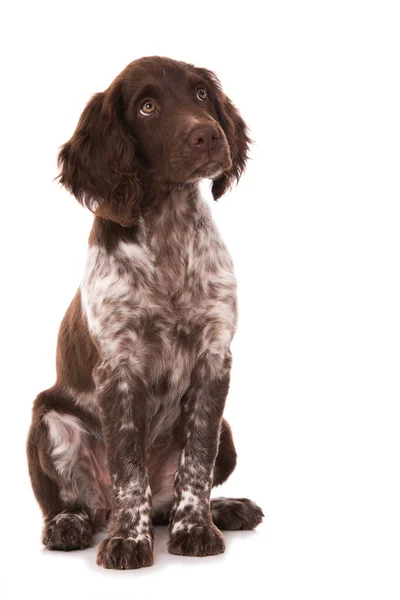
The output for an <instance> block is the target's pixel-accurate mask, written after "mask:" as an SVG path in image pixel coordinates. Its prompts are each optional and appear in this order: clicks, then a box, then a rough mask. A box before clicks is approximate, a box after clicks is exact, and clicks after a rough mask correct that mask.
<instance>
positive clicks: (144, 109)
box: [139, 100, 157, 117]
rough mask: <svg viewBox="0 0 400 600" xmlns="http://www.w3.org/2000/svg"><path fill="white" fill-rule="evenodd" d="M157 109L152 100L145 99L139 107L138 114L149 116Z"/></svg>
mask: <svg viewBox="0 0 400 600" xmlns="http://www.w3.org/2000/svg"><path fill="white" fill-rule="evenodd" d="M156 111H157V106H156V105H155V103H154V102H153V100H146V101H145V102H143V104H142V105H141V107H140V111H139V112H140V114H141V115H143V116H144V117H149V116H150V115H152V114H154V113H155V112H156Z"/></svg>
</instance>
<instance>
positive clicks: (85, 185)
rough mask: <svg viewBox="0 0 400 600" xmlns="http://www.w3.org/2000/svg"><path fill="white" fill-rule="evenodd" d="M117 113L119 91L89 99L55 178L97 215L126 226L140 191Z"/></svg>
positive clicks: (129, 146) (132, 151) (130, 147)
mask: <svg viewBox="0 0 400 600" xmlns="http://www.w3.org/2000/svg"><path fill="white" fill-rule="evenodd" d="M121 112H122V109H121V98H120V93H119V90H118V88H115V89H113V90H111V89H109V90H107V91H106V92H101V93H99V94H96V95H95V96H93V98H92V99H91V100H90V101H89V103H88V104H87V106H86V108H85V109H84V111H83V113H82V115H81V118H80V120H79V123H78V126H77V128H76V130H75V133H74V135H73V136H72V138H71V139H70V141H69V142H67V143H66V144H64V146H63V147H62V148H61V151H60V153H59V156H58V164H59V167H60V175H59V180H60V182H61V183H62V185H64V186H65V187H66V189H67V190H68V191H70V192H71V193H72V194H73V195H74V196H75V197H76V198H77V200H78V201H79V202H80V203H81V204H83V205H85V206H87V207H88V208H89V209H90V210H91V211H92V212H94V213H95V214H96V215H97V216H100V217H103V218H104V219H107V220H111V221H115V222H117V223H119V224H120V225H122V226H123V227H129V226H130V225H132V224H133V223H134V221H135V217H136V214H137V211H138V206H139V203H140V201H141V199H142V195H143V192H142V187H141V185H140V182H139V178H138V174H137V166H135V147H134V140H133V139H132V137H131V136H130V134H129V132H128V131H127V130H126V129H125V127H124V124H123V121H122V117H121Z"/></svg>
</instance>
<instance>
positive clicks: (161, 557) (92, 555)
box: [61, 527, 257, 577]
mask: <svg viewBox="0 0 400 600" xmlns="http://www.w3.org/2000/svg"><path fill="white" fill-rule="evenodd" d="M254 535H257V533H256V532H255V531H225V532H224V537H225V539H226V542H227V548H229V545H230V542H233V541H234V540H235V539H237V538H238V537H240V538H243V537H244V538H248V537H250V536H254ZM104 537H105V534H104V533H101V534H98V535H97V536H96V537H95V543H94V545H93V546H92V547H91V548H88V549H87V550H83V551H81V552H79V554H80V556H82V558H84V560H85V562H86V563H87V566H88V567H89V568H90V570H91V571H94V572H96V573H97V574H110V575H111V576H118V577H120V576H121V571H119V570H118V571H114V570H111V569H103V568H102V567H99V566H98V565H97V564H96V556H97V549H98V546H99V543H100V542H101V540H102V539H103V538H104ZM168 538H169V533H168V527H155V528H154V565H153V566H152V568H151V569H148V568H147V569H136V570H126V571H124V572H125V573H131V574H132V573H134V574H135V577H136V576H138V577H146V576H147V575H150V574H151V573H154V570H155V569H156V570H158V571H160V570H163V569H165V568H170V567H171V566H172V565H176V566H180V567H182V566H184V565H185V564H187V563H188V562H190V564H191V566H197V567H199V568H201V567H204V566H206V564H207V563H209V562H211V561H212V562H215V561H221V562H223V561H225V560H226V558H227V557H226V552H225V553H224V554H218V555H217V556H205V557H202V558H201V559H195V558H193V557H191V556H176V555H173V554H170V553H169V552H168V548H167V546H168ZM242 541H243V542H244V543H245V541H246V540H244V539H242ZM61 554H63V553H61ZM71 554H74V555H75V554H76V553H75V552H73V553H71Z"/></svg>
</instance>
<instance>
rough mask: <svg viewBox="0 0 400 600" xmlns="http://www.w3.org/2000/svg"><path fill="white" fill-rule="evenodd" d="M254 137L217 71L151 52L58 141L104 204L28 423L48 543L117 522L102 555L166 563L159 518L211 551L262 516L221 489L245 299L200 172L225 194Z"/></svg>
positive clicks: (230, 461)
mask: <svg viewBox="0 0 400 600" xmlns="http://www.w3.org/2000/svg"><path fill="white" fill-rule="evenodd" d="M248 145H249V138H248V134H247V128H246V125H245V123H244V121H243V119H242V118H241V117H240V115H239V113H238V111H237V109H236V108H235V107H234V105H233V104H232V103H231V101H230V100H229V98H227V97H226V95H225V94H224V93H223V92H222V90H221V86H220V83H219V81H218V79H217V78H216V76H215V75H214V74H213V73H212V72H210V71H208V70H206V69H200V68H195V67H194V66H192V65H189V64H186V63H183V62H177V61H174V60H171V59H168V58H161V57H150V58H142V59H139V60H136V61H134V62H132V63H131V64H129V65H128V66H127V67H126V69H124V71H122V73H121V74H120V75H119V76H118V77H117V78H116V79H115V80H114V81H113V83H112V84H111V85H110V87H109V88H108V89H107V90H106V91H105V92H102V93H98V94H96V95H95V96H93V98H92V99H91V100H90V102H89V103H88V105H87V106H86V108H85V110H84V111H83V113H82V116H81V118H80V121H79V123H78V126H77V129H76V131H75V133H74V134H73V136H72V138H71V139H70V141H69V142H67V143H66V144H65V145H64V146H63V147H62V149H61V151H60V154H59V165H60V182H61V183H62V184H63V185H64V186H65V187H66V188H67V190H69V191H70V192H71V193H72V194H73V195H74V196H75V197H76V198H77V200H78V201H79V202H80V203H81V204H83V205H85V206H86V207H88V208H89V209H90V210H91V211H92V212H93V213H94V215H95V217H94V222H93V228H92V231H91V234H90V238H89V251H88V257H87V262H86V267H85V271H84V275H83V279H82V283H81V286H80V289H79V291H78V292H77V294H76V295H75V298H74V299H73V301H72V303H71V305H70V307H69V308H68V310H67V312H66V315H65V317H64V319H63V321H62V324H61V327H60V332H59V338H58V347H57V381H56V383H55V385H54V386H53V387H52V388H50V389H48V390H47V391H44V392H42V393H41V394H39V396H38V397H37V398H36V400H35V403H34V408H33V420H32V425H31V429H30V433H29V438H28V461H29V470H30V476H31V481H32V486H33V490H34V493H35V495H36V498H37V500H38V502H39V504H40V506H41V508H42V511H43V515H44V531H43V543H44V545H45V546H46V547H47V548H49V549H51V550H53V549H56V550H74V549H79V548H86V547H88V546H90V545H91V544H92V540H93V534H94V533H95V532H96V531H98V530H100V529H101V528H102V527H104V526H105V524H106V523H107V524H108V537H107V538H106V539H105V540H103V541H102V542H101V544H100V547H99V551H98V556H97V562H98V564H99V565H101V566H103V567H105V568H109V569H135V568H139V567H145V566H149V565H151V564H152V563H153V524H169V531H170V540H169V551H170V552H171V553H173V554H183V555H190V556H206V555H213V554H219V553H221V552H223V551H224V548H225V545H224V538H223V536H222V534H221V531H220V530H221V529H252V528H254V527H256V526H257V525H258V524H259V523H260V522H261V520H262V512H261V509H260V508H259V507H258V506H257V505H256V504H254V503H253V502H252V501H250V500H248V499H243V498H242V499H228V498H217V499H213V500H211V501H210V492H211V488H212V486H215V485H219V484H221V483H222V482H223V481H225V480H226V479H227V477H228V476H229V475H230V473H231V472H232V471H233V469H234V468H235V464H236V452H235V447H234V444H233V439H232V434H231V430H230V427H229V425H228V423H227V422H226V421H225V420H224V419H223V410H224V405H225V399H226V396H227V393H228V387H229V377H230V369H231V352H230V344H231V340H232V338H233V335H234V332H235V328H236V320H237V308H236V282H235V277H234V274H233V267H232V261H231V258H230V256H229V253H228V251H227V249H226V247H225V245H224V243H223V241H222V240H221V238H220V236H219V234H218V231H217V230H216V227H215V225H214V223H213V220H212V218H211V215H210V211H209V209H208V206H207V205H206V204H205V202H204V201H203V200H202V198H201V196H200V193H199V189H198V182H199V181H200V180H201V179H203V178H208V179H212V181H213V183H212V193H213V196H214V198H215V199H217V198H219V197H220V196H222V195H223V194H224V193H225V192H226V190H227V189H228V188H229V187H230V185H231V184H232V182H234V181H235V180H236V181H238V180H239V178H240V175H241V174H242V172H243V169H244V167H245V163H246V159H247V151H248Z"/></svg>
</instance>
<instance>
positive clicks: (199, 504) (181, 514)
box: [168, 353, 231, 556]
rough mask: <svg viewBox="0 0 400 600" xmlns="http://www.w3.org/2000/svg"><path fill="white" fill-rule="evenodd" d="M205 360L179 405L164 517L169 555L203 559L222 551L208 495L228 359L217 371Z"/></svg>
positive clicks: (228, 372)
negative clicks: (169, 502) (177, 446)
mask: <svg viewBox="0 0 400 600" xmlns="http://www.w3.org/2000/svg"><path fill="white" fill-rule="evenodd" d="M209 360H210V359H206V358H205V359H204V360H202V361H201V362H200V363H199V364H198V365H197V366H196V368H195V371H194V373H193V375H192V380H191V386H190V389H189V391H188V392H187V394H186V396H185V399H184V402H185V404H184V415H185V416H184V426H183V435H184V448H183V451H182V454H181V458H180V463H179V467H178V471H177V472H176V475H175V482H174V504H173V508H172V510H171V516H170V541H169V546H168V548H169V551H170V552H171V553H172V554H184V555H188V556H208V555H213V554H220V553H221V552H223V551H224V550H225V542H224V538H223V536H222V534H221V532H220V531H219V529H217V527H216V526H215V525H214V524H213V522H212V517H211V510H210V493H211V487H212V475H213V468H214V463H215V459H216V456H217V451H218V441H219V431H220V425H221V420H222V414H223V410H224V406H225V399H226V396H227V393H228V388H229V375H230V366H231V356H230V353H229V354H227V356H226V357H225V359H224V360H223V361H221V366H220V368H218V369H215V365H212V364H210V363H209Z"/></svg>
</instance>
